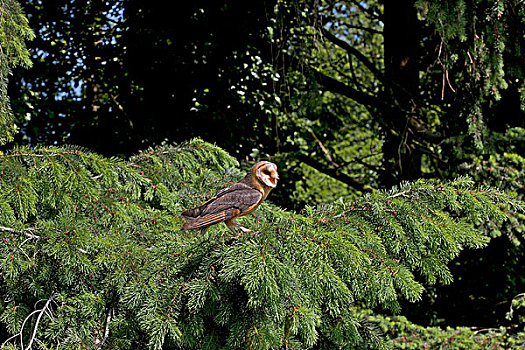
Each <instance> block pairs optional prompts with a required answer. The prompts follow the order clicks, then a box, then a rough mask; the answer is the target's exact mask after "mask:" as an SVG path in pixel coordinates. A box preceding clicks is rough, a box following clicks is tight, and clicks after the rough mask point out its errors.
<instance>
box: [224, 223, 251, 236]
mask: <svg viewBox="0 0 525 350" xmlns="http://www.w3.org/2000/svg"><path fill="white" fill-rule="evenodd" d="M224 223H225V224H226V226H228V228H229V229H230V230H232V231H233V233H235V235H236V236H238V235H239V232H237V231H236V230H235V228H238V229H239V230H241V231H242V232H244V233H246V232H251V231H252V230H250V229H247V228H246V227H243V226H241V225H239V224H238V223H236V222H235V219H230V220H226V221H224Z"/></svg>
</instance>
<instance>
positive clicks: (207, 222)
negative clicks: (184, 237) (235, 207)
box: [181, 209, 226, 230]
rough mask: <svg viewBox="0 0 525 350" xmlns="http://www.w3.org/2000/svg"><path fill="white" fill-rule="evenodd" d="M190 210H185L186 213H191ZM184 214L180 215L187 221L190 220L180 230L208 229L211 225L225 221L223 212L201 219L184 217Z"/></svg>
mask: <svg viewBox="0 0 525 350" xmlns="http://www.w3.org/2000/svg"><path fill="white" fill-rule="evenodd" d="M191 210H193V209H190V210H186V212H188V211H191ZM186 212H184V213H186ZM184 213H182V214H181V215H182V216H183V217H186V218H188V219H190V218H191V220H190V221H188V222H187V223H186V224H184V226H182V228H181V229H182V230H194V229H197V228H204V227H208V226H211V225H214V224H217V223H219V222H221V221H224V220H226V212H225V211H221V212H218V213H214V214H208V215H205V216H202V217H192V216H190V215H184ZM189 214H190V213H189Z"/></svg>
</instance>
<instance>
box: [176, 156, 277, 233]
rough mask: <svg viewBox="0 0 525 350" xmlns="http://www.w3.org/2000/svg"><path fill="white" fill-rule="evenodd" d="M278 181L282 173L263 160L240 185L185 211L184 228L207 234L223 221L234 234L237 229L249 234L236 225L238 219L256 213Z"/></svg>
mask: <svg viewBox="0 0 525 350" xmlns="http://www.w3.org/2000/svg"><path fill="white" fill-rule="evenodd" d="M277 180H279V174H278V173H277V166H276V165H275V164H274V163H271V162H266V161H262V162H259V163H257V164H255V165H254V166H253V167H252V168H251V169H250V171H249V172H248V174H246V176H245V177H244V179H242V180H241V181H240V182H237V183H236V184H234V185H232V186H230V187H227V188H225V189H222V190H220V191H219V192H218V193H217V194H216V195H215V196H214V197H213V198H211V199H210V200H208V201H207V202H206V203H204V204H202V205H200V206H198V207H195V208H193V209H188V210H186V211H184V212H182V213H181V216H182V217H183V218H185V219H187V220H188V222H186V224H185V225H184V226H182V229H183V230H193V229H198V228H199V229H201V232H204V231H206V229H207V228H208V227H209V226H211V225H214V224H218V223H219V222H223V221H224V223H225V224H226V226H228V228H229V229H230V230H232V231H233V232H234V233H235V234H237V232H236V231H235V228H238V229H239V230H241V231H242V232H250V230H249V229H247V228H246V227H243V226H241V225H239V224H237V223H236V222H235V218H237V217H239V216H244V215H247V214H250V213H251V212H253V211H254V210H255V209H256V208H257V207H258V206H259V204H261V203H262V202H263V201H264V200H265V199H266V197H267V196H268V193H270V191H271V190H272V189H273V188H275V186H277Z"/></svg>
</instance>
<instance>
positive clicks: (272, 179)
mask: <svg viewBox="0 0 525 350" xmlns="http://www.w3.org/2000/svg"><path fill="white" fill-rule="evenodd" d="M251 173H252V174H255V177H256V178H257V179H258V180H259V181H260V182H262V183H263V184H264V185H266V186H268V187H270V188H275V186H277V180H279V173H278V172H277V165H275V164H274V163H271V162H267V161H262V162H259V163H257V164H255V165H254V166H253V167H252V170H251Z"/></svg>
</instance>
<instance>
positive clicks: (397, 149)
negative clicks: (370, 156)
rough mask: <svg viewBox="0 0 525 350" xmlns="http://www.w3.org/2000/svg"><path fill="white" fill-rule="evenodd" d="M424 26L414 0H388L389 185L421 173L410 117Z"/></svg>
mask: <svg viewBox="0 0 525 350" xmlns="http://www.w3.org/2000/svg"><path fill="white" fill-rule="evenodd" d="M420 33H421V26H420V23H419V21H418V19H417V11H416V9H415V7H414V1H412V0H398V1H384V49H385V76H386V78H387V79H388V80H389V81H391V83H392V84H388V85H387V86H385V91H384V94H385V98H386V100H387V101H391V102H392V105H393V106H396V107H397V108H392V110H389V111H387V112H386V115H384V116H383V119H384V120H385V121H387V124H388V128H387V129H388V130H385V131H386V136H385V142H384V145H383V153H384V159H385V172H384V174H383V176H382V182H383V184H384V185H386V186H391V185H394V184H397V183H399V181H401V180H413V179H416V178H419V177H421V175H422V172H421V160H422V158H421V152H420V151H418V150H417V147H414V130H411V126H410V118H411V116H413V115H414V113H415V111H416V108H417V105H416V102H415V99H416V98H415V97H417V96H418V92H419V64H418V61H419V55H420V52H419V46H420Z"/></svg>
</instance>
